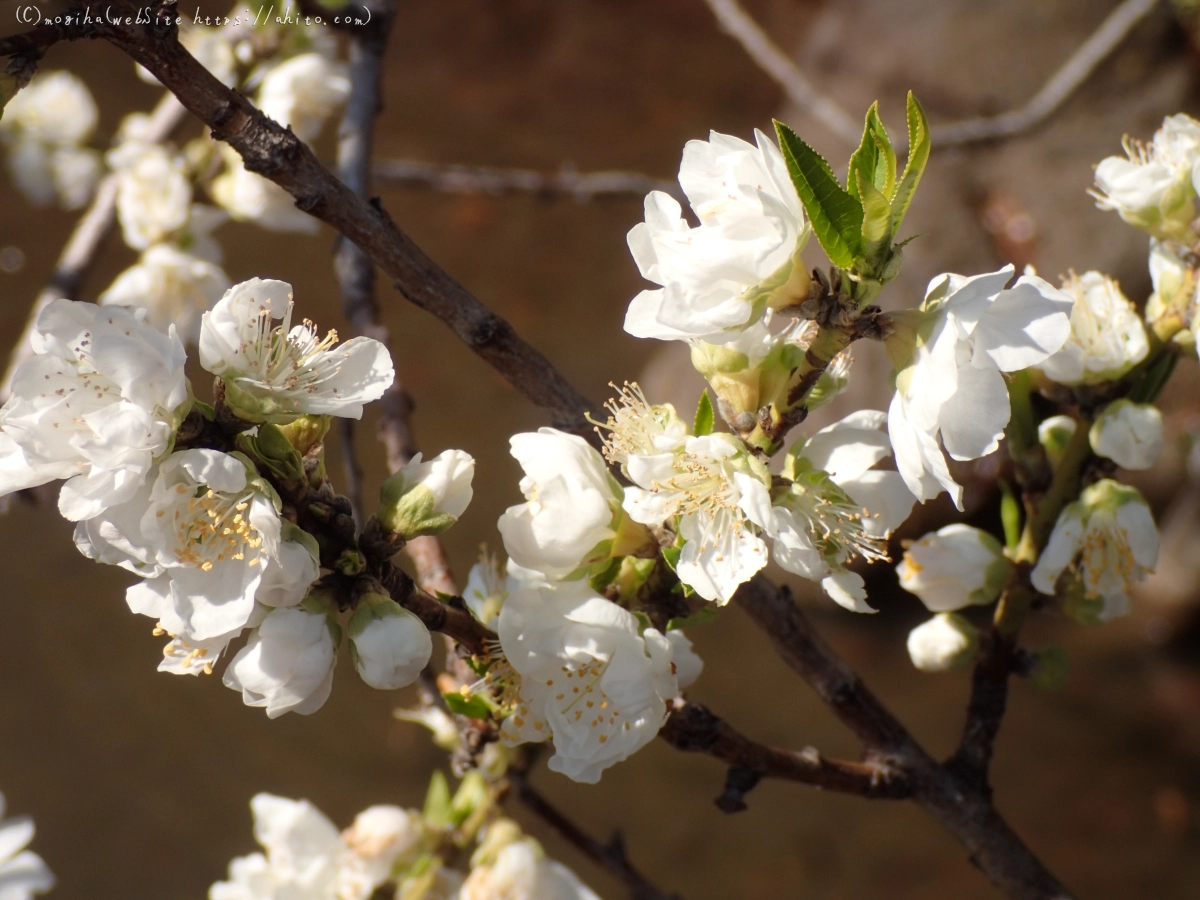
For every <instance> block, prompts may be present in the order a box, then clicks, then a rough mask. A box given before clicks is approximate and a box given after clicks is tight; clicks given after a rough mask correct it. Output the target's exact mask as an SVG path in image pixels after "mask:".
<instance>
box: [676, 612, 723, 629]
mask: <svg viewBox="0 0 1200 900" xmlns="http://www.w3.org/2000/svg"><path fill="white" fill-rule="evenodd" d="M716 619H717V610H716V608H715V607H712V606H702V607H701V608H700V609H698V610H696V611H695V612H694V613H688V614H687V615H686V616H680V617H678V618H676V619H671V620H670V621H669V622H667V631H675V630H677V629H680V628H691V627H692V626H693V625H704V624H706V623H708V622H715V621H716Z"/></svg>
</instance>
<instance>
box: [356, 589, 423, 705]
mask: <svg viewBox="0 0 1200 900" xmlns="http://www.w3.org/2000/svg"><path fill="white" fill-rule="evenodd" d="M347 630H348V633H349V636H350V657H351V659H353V660H354V668H355V669H357V670H358V674H359V675H361V676H362V680H363V681H365V682H366V683H367V684H369V685H370V686H371V687H373V688H378V689H379V690H381V691H391V690H395V689H396V688H402V687H405V686H406V685H410V684H412V683H413V682H414V681H416V680H417V676H418V675H420V674H421V670H422V669H423V668H425V666H426V664H427V663H428V662H429V657H430V656H431V655H432V654H433V640H432V639H431V638H430V637H429V631H428V630H427V629H426V628H425V624H424V623H423V622H422V621H421V620H420V619H418V618H417V617H416V616H415V615H413V614H412V613H410V612H409V611H408V610H407V609H404V608H403V607H402V606H400V604H398V603H397V602H396V601H395V600H393V599H392V598H391V597H385V596H384V595H383V594H364V595H363V596H362V598H361V599H360V600H359V606H358V610H357V611H356V612H355V613H354V615H353V616H352V617H351V619H350V624H349V626H348V629H347Z"/></svg>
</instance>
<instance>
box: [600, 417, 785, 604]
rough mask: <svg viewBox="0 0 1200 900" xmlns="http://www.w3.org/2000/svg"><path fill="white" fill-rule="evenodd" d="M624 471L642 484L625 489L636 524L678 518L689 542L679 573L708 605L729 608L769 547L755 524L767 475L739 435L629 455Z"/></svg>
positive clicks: (681, 533)
mask: <svg viewBox="0 0 1200 900" xmlns="http://www.w3.org/2000/svg"><path fill="white" fill-rule="evenodd" d="M625 471H626V473H627V474H628V475H629V478H630V479H631V480H632V481H633V482H634V484H636V485H637V487H633V488H627V489H626V491H625V500H624V507H625V510H626V512H628V513H629V516H630V518H631V519H633V520H634V521H635V522H640V523H642V524H643V525H649V526H657V525H661V524H663V523H664V522H667V521H668V520H671V519H674V518H675V517H676V516H678V517H679V523H678V533H679V536H680V537H682V538H683V540H684V541H685V543H684V545H683V549H682V551H681V552H680V555H679V560H678V563H677V564H676V567H675V571H676V574H677V575H678V576H679V580H680V581H682V582H683V583H684V584H686V585H688V586H689V587H691V588H692V589H693V590H694V591H695V592H696V593H697V594H699V595H700V596H701V597H703V598H704V599H705V600H712V601H715V602H717V603H718V604H721V605H724V604H726V603H728V602H729V601H730V599H731V598H732V597H733V594H734V591H736V590H737V588H738V585H740V584H742V583H743V582H745V581H748V580H749V579H750V578H751V577H752V576H753V575H754V573H755V572H757V571H758V570H759V569H761V568H762V567H763V566H765V565H766V564H767V545H766V544H765V543H764V541H763V539H762V538H761V537H760V536H759V535H758V533H757V530H756V529H755V527H754V524H757V523H754V522H753V518H752V511H753V510H754V509H756V508H759V507H760V506H761V503H762V500H761V497H762V496H763V495H765V494H766V485H767V484H769V483H770V476H769V474H768V473H767V472H766V469H765V467H764V466H763V465H762V463H760V462H759V461H758V460H757V459H756V458H754V457H753V456H751V455H750V454H749V453H748V452H747V450H746V448H745V446H744V445H743V444H742V442H741V441H739V440H738V439H737V438H735V437H733V436H732V435H729V434H724V433H714V434H709V435H704V436H703V437H689V438H687V440H686V441H685V442H684V444H683V447H682V449H680V450H677V451H676V452H673V453H656V454H653V455H649V456H641V455H636V454H633V455H629V456H628V457H627V458H626V460H625Z"/></svg>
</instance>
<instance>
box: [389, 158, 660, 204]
mask: <svg viewBox="0 0 1200 900" xmlns="http://www.w3.org/2000/svg"><path fill="white" fill-rule="evenodd" d="M371 177H372V179H373V180H374V181H375V183H376V184H379V185H384V186H388V187H411V188H426V189H428V190H433V191H441V192H442V193H445V194H492V195H497V196H498V195H501V194H537V195H539V196H542V197H564V196H566V197H574V198H575V199H576V200H578V201H579V202H584V201H587V200H594V199H596V198H597V197H620V196H626V195H634V196H637V197H644V196H645V195H646V194H648V193H650V192H651V191H664V192H666V193H668V194H670V195H672V196H673V197H675V198H676V199H682V197H683V193H682V191H680V189H679V185H678V184H676V183H675V182H674V181H668V180H665V179H661V178H651V177H650V176H649V175H642V174H641V173H639V172H576V171H575V170H574V169H571V168H569V167H567V166H563V167H562V168H561V169H559V170H558V171H557V172H551V173H545V172H537V171H534V170H533V169H502V168H496V167H493V166H461V165H450V164H445V163H431V162H422V161H420V160H415V159H384V160H379V161H378V162H376V163H375V166H374V168H373V169H372V171H371Z"/></svg>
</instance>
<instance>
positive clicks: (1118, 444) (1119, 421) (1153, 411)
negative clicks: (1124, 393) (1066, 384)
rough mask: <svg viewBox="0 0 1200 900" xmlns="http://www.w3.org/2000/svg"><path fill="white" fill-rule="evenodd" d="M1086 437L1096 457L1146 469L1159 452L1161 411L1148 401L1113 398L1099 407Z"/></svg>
mask: <svg viewBox="0 0 1200 900" xmlns="http://www.w3.org/2000/svg"><path fill="white" fill-rule="evenodd" d="M1088 439H1089V441H1090V443H1091V445H1092V449H1093V450H1094V451H1096V454H1097V455H1098V456H1104V457H1107V458H1108V459H1111V460H1112V461H1113V462H1115V463H1116V464H1117V465H1118V466H1120V467H1121V468H1123V469H1135V470H1137V469H1149V468H1150V467H1151V466H1153V465H1154V464H1155V463H1156V462H1157V461H1158V457H1159V455H1160V454H1161V453H1162V448H1163V418H1162V413H1161V412H1159V411H1158V407H1156V406H1153V405H1151V404H1148V403H1134V402H1133V401H1132V400H1116V401H1114V402H1113V403H1110V404H1108V406H1106V407H1104V409H1103V410H1101V412H1100V415H1098V416H1097V417H1096V421H1095V422H1094V423H1093V424H1092V428H1091V431H1090V432H1089V433H1088Z"/></svg>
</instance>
